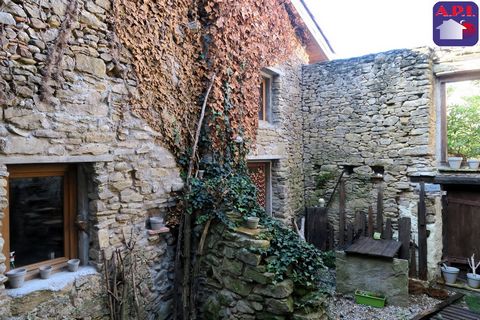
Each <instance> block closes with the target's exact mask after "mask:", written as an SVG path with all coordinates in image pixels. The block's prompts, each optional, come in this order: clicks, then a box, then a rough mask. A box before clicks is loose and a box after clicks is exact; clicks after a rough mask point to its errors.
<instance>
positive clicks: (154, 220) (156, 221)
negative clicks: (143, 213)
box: [150, 217, 165, 230]
mask: <svg viewBox="0 0 480 320" xmlns="http://www.w3.org/2000/svg"><path fill="white" fill-rule="evenodd" d="M164 226H165V224H164V222H163V219H162V218H160V217H150V228H151V229H152V230H160V229H162V228H163V227H164Z"/></svg>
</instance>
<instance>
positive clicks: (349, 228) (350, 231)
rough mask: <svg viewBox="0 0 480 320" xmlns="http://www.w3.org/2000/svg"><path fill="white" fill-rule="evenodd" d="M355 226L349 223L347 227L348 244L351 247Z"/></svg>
mask: <svg viewBox="0 0 480 320" xmlns="http://www.w3.org/2000/svg"><path fill="white" fill-rule="evenodd" d="M353 232H354V231H353V225H352V224H351V223H349V224H348V225H347V244H348V245H351V244H352V243H353Z"/></svg>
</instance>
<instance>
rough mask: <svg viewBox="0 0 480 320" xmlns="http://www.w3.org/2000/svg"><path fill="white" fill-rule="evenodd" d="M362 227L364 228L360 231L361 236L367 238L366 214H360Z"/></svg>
mask: <svg viewBox="0 0 480 320" xmlns="http://www.w3.org/2000/svg"><path fill="white" fill-rule="evenodd" d="M360 225H361V227H362V229H361V231H360V236H361V237H362V236H363V237H366V236H367V232H368V231H367V229H368V226H367V214H366V213H365V212H362V213H360Z"/></svg>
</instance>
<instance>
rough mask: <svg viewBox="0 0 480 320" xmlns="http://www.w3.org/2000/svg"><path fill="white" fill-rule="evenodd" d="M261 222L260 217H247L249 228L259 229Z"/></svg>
mask: <svg viewBox="0 0 480 320" xmlns="http://www.w3.org/2000/svg"><path fill="white" fill-rule="evenodd" d="M259 221H260V218H258V217H247V228H249V229H257V228H258V222H259Z"/></svg>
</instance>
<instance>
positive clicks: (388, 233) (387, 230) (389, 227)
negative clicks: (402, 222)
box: [383, 218, 392, 240]
mask: <svg viewBox="0 0 480 320" xmlns="http://www.w3.org/2000/svg"><path fill="white" fill-rule="evenodd" d="M383 234H384V236H383V238H384V239H386V240H392V219H390V218H388V219H387V222H385V230H384V232H383Z"/></svg>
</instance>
